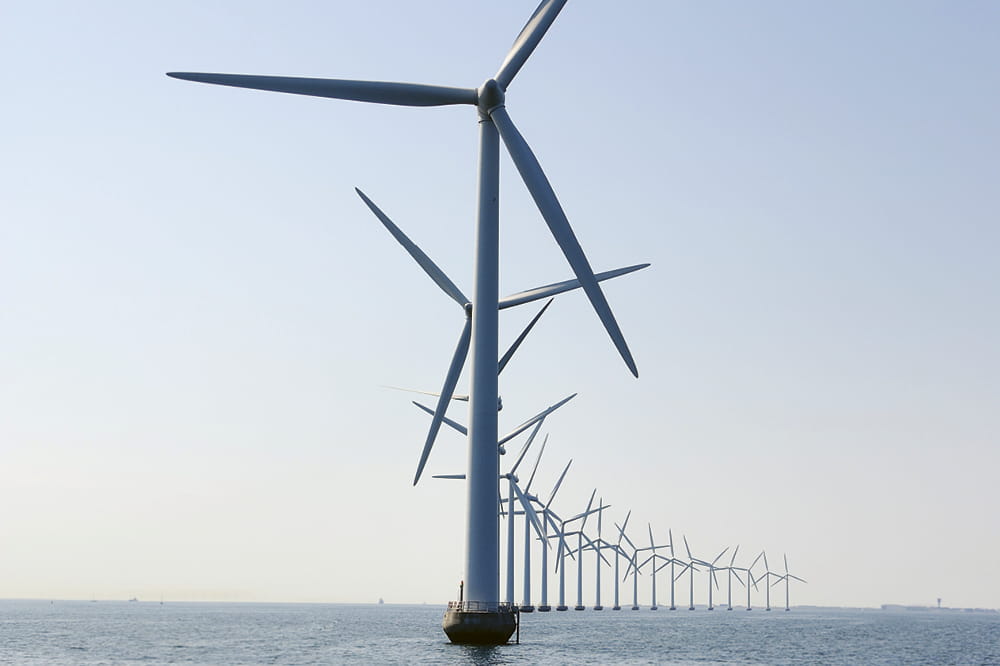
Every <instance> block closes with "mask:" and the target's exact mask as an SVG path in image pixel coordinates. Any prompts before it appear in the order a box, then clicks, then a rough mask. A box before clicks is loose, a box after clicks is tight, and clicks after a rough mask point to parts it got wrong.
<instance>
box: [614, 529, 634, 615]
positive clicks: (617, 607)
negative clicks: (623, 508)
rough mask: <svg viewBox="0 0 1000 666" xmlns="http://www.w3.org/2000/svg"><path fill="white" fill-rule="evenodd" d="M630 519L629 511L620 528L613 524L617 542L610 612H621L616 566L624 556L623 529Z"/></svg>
mask: <svg viewBox="0 0 1000 666" xmlns="http://www.w3.org/2000/svg"><path fill="white" fill-rule="evenodd" d="M631 517H632V511H631V510H630V511H629V512H628V513H626V514H625V520H624V521H622V525H621V527H618V523H615V528H617V530H618V542H617V543H615V605H614V606H612V608H611V610H621V609H622V607H621V605H620V604H619V603H618V576H619V571H618V565H619V562H620V560H621V558H622V557H623V556H625V551H624V550H623V549H622V537H624V536H625V528H626V527H627V526H628V519H629V518H631Z"/></svg>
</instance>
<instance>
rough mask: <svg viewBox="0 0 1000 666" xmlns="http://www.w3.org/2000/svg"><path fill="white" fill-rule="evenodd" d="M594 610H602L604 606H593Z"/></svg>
mask: <svg viewBox="0 0 1000 666" xmlns="http://www.w3.org/2000/svg"><path fill="white" fill-rule="evenodd" d="M594 610H604V606H594Z"/></svg>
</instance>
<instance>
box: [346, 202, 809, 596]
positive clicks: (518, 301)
mask: <svg viewBox="0 0 1000 666" xmlns="http://www.w3.org/2000/svg"><path fill="white" fill-rule="evenodd" d="M356 191H357V193H358V195H359V196H360V197H361V199H362V201H364V203H365V204H366V205H367V206H368V208H369V209H370V210H371V212H372V213H373V214H374V215H375V217H376V218H377V219H378V220H379V221H380V222H381V223H382V225H383V226H384V227H385V228H386V230H387V231H388V232H389V233H390V234H391V235H392V236H393V238H395V239H396V241H397V242H398V243H399V244H400V245H401V246H402V247H403V248H404V249H405V250H406V252H407V253H408V254H409V255H410V256H411V257H412V258H413V259H414V260H415V261H416V262H417V264H418V265H419V266H420V267H421V268H422V269H423V270H424V272H425V273H426V274H427V275H428V277H430V278H431V280H432V281H433V282H434V283H435V284H436V285H437V286H438V287H439V288H440V289H441V290H442V291H443V292H444V293H445V294H446V295H448V296H449V297H450V298H452V299H453V300H454V301H456V302H457V303H459V304H462V303H468V300H467V299H466V297H465V296H464V294H463V293H462V291H461V290H460V289H459V287H457V286H456V285H455V283H454V282H453V281H452V280H451V279H450V278H449V277H448V275H447V274H446V273H445V272H444V271H443V270H442V269H441V268H440V267H439V266H438V265H437V264H435V263H434V261H433V260H432V259H431V258H430V257H429V256H428V255H427V254H426V253H425V252H424V251H423V250H422V249H420V247H419V246H418V245H417V244H416V243H414V242H413V241H412V240H411V239H410V238H409V237H408V236H407V235H406V234H405V233H404V232H403V231H402V230H401V229H400V228H399V227H398V226H397V225H396V224H395V223H394V222H393V221H392V219H391V218H390V217H389V216H388V215H387V214H386V213H385V212H384V211H383V210H382V209H381V208H379V207H378V205H376V204H375V202H374V201H372V199H371V198H369V197H368V196H367V195H366V194H365V193H364V192H362V191H361V190H356ZM648 266H649V264H637V265H633V266H626V267H623V268H619V269H616V270H611V271H607V272H603V273H598V274H596V275H595V277H596V278H597V280H598V281H604V280H608V279H611V278H615V277H619V276H622V275H627V274H629V273H633V272H635V271H638V270H642V269H644V268H646V267H648ZM579 287H580V283H579V280H575V279H572V280H565V281H563V282H557V283H553V284H549V285H544V286H542V287H537V288H535V289H529V290H527V291H523V292H519V293H516V294H512V295H510V296H507V297H504V298H501V299H500V301H499V309H500V310H504V309H507V308H510V307H513V306H516V305H523V304H525V303H530V302H533V301H537V300H541V299H547V300H546V302H545V304H544V305H543V306H542V308H541V309H540V310H539V311H538V312H537V313H536V314H535V315H534V316H533V317H532V318H531V320H530V321H529V322H528V324H527V326H526V327H525V328H524V329H523V330H522V331H521V332H520V334H519V335H518V336H517V337H516V338H515V339H514V341H513V342H512V343H511V345H510V346H509V347H508V349H507V350H506V352H505V353H504V354H503V356H501V357H500V359H499V360H498V362H497V374H498V375H499V374H501V373H503V371H504V369H505V368H507V367H508V364H509V363H510V361H511V359H512V358H513V357H514V354H515V352H516V351H517V350H518V349H519V348H520V346H521V345H522V343H523V342H524V341H525V339H526V338H527V337H528V334H529V333H530V332H531V330H532V329H533V328H534V327H535V325H536V324H537V323H538V321H539V320H540V319H541V317H542V315H543V314H544V313H545V312H546V311H547V310H548V308H549V306H550V305H551V304H552V302H553V300H554V299H553V297H554V296H556V295H557V294H561V293H564V292H567V291H571V290H574V289H577V288H579ZM468 331H469V326H468V323H466V326H465V327H464V328H463V330H462V334H461V336H460V338H459V342H458V344H457V345H456V349H455V352H454V355H453V357H452V361H451V363H450V365H449V368H448V372H447V375H446V379H445V382H444V386H443V388H442V390H441V391H440V392H430V391H422V390H414V389H408V388H404V389H400V388H399V387H389V388H393V389H397V390H402V391H409V392H414V393H421V394H424V395H429V396H432V397H436V398H437V399H438V400H437V404H436V406H435V407H434V408H431V407H429V406H427V405H425V404H423V403H421V402H418V401H413V405H415V406H416V407H417V408H418V409H420V410H421V411H423V412H425V413H426V414H428V415H430V416H431V425H430V428H429V431H428V434H427V437H426V439H425V441H424V446H423V449H422V450H421V453H420V458H419V460H418V463H417V470H416V473H415V475H414V479H413V483H414V485H416V484H417V483H418V482H419V481H420V479H421V477H422V476H423V472H424V469H425V467H426V465H427V462H428V460H429V458H430V455H431V452H432V450H433V446H434V443H435V441H436V439H437V436H438V434H439V432H440V429H441V426H442V425H447V426H448V427H449V428H451V429H453V430H455V431H456V432H458V433H459V434H461V435H463V436H464V435H467V434H468V429H467V428H466V427H465V426H464V425H462V424H461V423H459V422H457V421H455V420H453V419H451V418H449V417H448V416H447V415H446V412H447V409H448V406H449V403H451V402H453V401H468V399H469V398H468V396H467V395H464V394H458V393H455V391H456V387H457V384H458V380H459V378H460V375H461V373H462V370H463V367H464V363H465V360H466V355H467V353H468V334H469V333H468ZM574 397H576V394H575V393H574V394H572V395H569V396H567V397H565V398H563V399H562V400H559V401H558V402H556V403H554V404H553V405H550V406H549V407H546V408H545V409H543V410H542V411H540V412H538V413H537V414H535V415H534V416H532V417H531V418H529V419H527V420H526V421H523V422H522V423H521V424H519V425H518V426H517V427H515V428H514V429H512V430H511V431H510V432H508V433H506V434H505V435H503V436H501V437H499V438H498V440H497V451H498V454H499V456H501V457H502V456H504V455H506V454H507V445H508V444H509V443H510V442H511V441H512V440H514V439H515V438H517V437H518V436H520V435H522V434H523V433H525V432H528V431H530V434H529V436H528V438H527V441H526V442H525V444H524V445H523V446H522V448H521V450H520V452H519V453H518V454H517V456H516V457H515V458H514V461H513V463H512V464H511V466H510V468H509V469H508V471H506V472H504V473H502V474H500V475H499V480H500V481H501V482H503V481H506V486H507V497H506V499H505V498H503V497H502V496H498V498H497V504H498V511H499V513H500V515H501V516H504V517H506V518H508V520H507V523H506V556H507V557H506V560H507V563H506V577H505V580H506V593H505V598H504V602H505V603H506V604H508V605H510V606H517V607H518V608H519V610H520V611H521V612H532V611H534V610H536V607H535V606H534V604H532V602H531V551H532V543H533V542H539V543H540V544H541V564H540V567H539V574H540V578H541V601H540V603H539V605H538V606H537V610H539V611H543V612H544V611H549V610H551V609H552V607H551V606H550V605H549V603H548V588H549V584H548V571H549V561H548V560H549V551H550V550H551V549H552V548H553V547H554V548H555V549H556V552H555V553H553V556H554V569H553V572H554V573H555V574H557V575H558V578H559V601H558V605H557V606H556V610H557V611H562V610H568V606H567V605H566V568H567V566H566V560H567V559H569V560H574V561H575V562H576V574H577V595H576V596H577V602H576V606H575V607H574V608H575V610H584V609H585V608H586V606H585V605H584V603H583V569H584V567H583V558H584V554H585V553H586V554H588V555H589V554H591V553H592V554H593V557H594V562H595V565H594V576H595V583H596V587H595V596H594V605H593V608H594V610H603V608H604V607H603V606H602V605H601V587H602V585H601V573H602V564H604V565H607V566H608V567H609V568H610V567H612V566H613V568H614V574H613V578H614V606H613V607H612V608H613V609H614V610H619V609H620V608H621V606H620V603H619V601H620V590H619V588H620V585H619V584H620V583H622V582H627V580H628V578H629V577H630V576H631V577H632V609H633V610H639V602H638V586H639V576H640V575H648V576H649V579H650V584H651V603H650V609H651V610H657V609H658V606H657V597H656V583H657V578H658V576H657V575H658V574H660V572H661V571H663V570H664V569H667V568H668V567H669V580H670V610H676V608H677V606H676V583H677V582H679V581H680V580H681V579H682V578H683V577H684V576H685V574H686V575H687V576H688V587H689V595H688V596H689V606H688V609H689V610H695V600H694V588H695V582H694V578H695V574H696V573H701V572H702V571H705V572H706V573H707V574H708V604H707V608H708V610H713V609H714V608H715V606H714V602H713V586H714V589H716V590H718V589H720V587H719V581H718V575H717V572H725V575H726V589H727V603H726V607H727V609H728V610H733V608H734V606H733V579H734V578H735V579H736V581H737V582H738V583H739V584H740V585H741V586H743V587H744V588H746V601H747V603H746V609H747V610H752V608H753V606H752V595H751V588H752V589H754V590H759V589H760V587H761V585H760V583H761V582H762V581H763V588H764V594H765V609H766V610H771V588H772V587H774V586H776V585H779V584H781V583H784V584H785V610H789V609H790V597H789V595H790V591H789V587H790V585H789V584H790V581H792V580H795V581H799V582H803V583H805V582H806V581H805V580H803V579H802V578H800V577H798V576H795V575H793V574H791V573H789V571H788V558H787V556H786V557H785V558H784V564H785V569H784V573H780V572H775V571H772V570H771V569H770V567H769V565H768V561H767V554H766V552H765V551H763V550H762V551H761V552H760V553H758V554H757V556H756V557H755V558H754V559H753V561H752V562H750V564H749V565H748V566H737V564H736V557H737V554H738V551H739V546H738V545H737V546H736V547H735V548H733V550H732V552H731V554H730V558H729V563H728V564H727V565H724V566H723V565H719V561H720V560H722V558H723V557H724V556H725V555H726V554H727V553H729V552H730V551H729V548H728V547H727V548H724V549H723V551H722V552H720V553H719V554H718V555H717V556H716V557H715V558H714V559H713V560H712V561H707V560H703V559H699V558H696V557H694V556H693V555H692V553H691V549H690V547H689V545H688V542H687V537H686V536H684V537H682V539H683V542H684V548H685V551H686V554H687V558H686V559H685V558H682V557H679V556H678V555H677V553H676V551H675V547H674V539H673V532H672V530H668V537H669V538H668V540H667V542H666V543H665V544H659V545H657V544H656V541H655V540H654V538H653V531H652V526H651V525H649V526H648V533H649V544H650V545H649V546H638V545H636V544H635V542H633V541H632V539H631V538H630V537H629V536H628V534H627V532H626V530H627V527H628V522H629V519H630V517H631V512H629V513H628V514H626V516H625V519H624V520H623V521H622V524H621V525H618V524H617V523H615V529H616V530H617V534H618V536H617V539H616V540H615V542H614V543H612V542H609V541H607V540H605V539H604V538H603V514H604V511H605V510H606V509H608V508H610V506H609V505H605V504H604V503H603V499H599V500H598V503H597V506H596V507H595V506H594V499H595V497H596V496H597V491H596V489H595V490H594V492H593V493H592V494H591V497H590V501H589V502H588V503H587V506H586V509H585V510H584V511H582V512H580V513H576V514H574V515H572V516H571V517H569V518H565V519H564V518H562V517H561V516H560V514H559V513H557V512H556V511H555V509H554V508H553V505H552V503H553V500H554V499H555V496H556V494H557V492H558V491H559V488H560V487H561V485H562V482H563V480H564V479H565V477H566V474H567V472H568V471H569V467H570V465H571V464H572V462H573V461H572V460H570V461H569V462H568V463H567V464H566V466H565V467H564V468H563V470H562V473H561V474H560V476H559V478H558V480H557V481H556V484H555V486H554V487H553V489H552V491H551V493H550V494H549V497H548V500H547V501H544V502H543V501H542V499H541V498H539V497H538V496H537V495H535V494H533V493H532V492H531V486H532V484H533V482H534V479H535V475H536V473H537V471H538V466H539V463H540V461H541V458H542V454H543V453H544V451H545V447H546V445H547V443H548V435H546V437H545V438H544V440H543V441H542V444H541V448H540V450H539V452H538V455H537V457H536V459H535V464H534V467H533V468H532V471H531V474H530V476H529V477H528V481H527V483H526V484H524V487H523V488H522V487H521V485H520V479H519V477H518V476H517V470H518V468H519V467H520V466H521V464H522V462H523V461H524V459H525V457H526V455H527V453H528V450H529V449H530V447H531V446H532V444H533V442H534V441H535V439H536V437H537V435H538V434H539V431H540V430H541V428H542V426H543V424H544V422H545V419H546V418H547V417H548V416H549V415H551V414H552V413H553V412H555V411H556V410H557V409H559V408H560V407H562V406H563V405H565V404H567V403H568V402H569V401H570V400H572V399H573V398H574ZM502 408H503V403H502V400H501V399H499V398H498V401H497V410H498V411H500V410H502ZM433 478H435V479H452V480H465V479H466V475H465V474H436V475H433ZM594 514H596V519H595V520H596V526H597V532H596V534H592V535H588V534H587V533H586V532H585V531H584V530H585V527H586V525H587V522H588V519H589V518H590V517H591V516H593V515H594ZM511 516H513V517H515V518H516V517H518V516H521V517H524V537H523V547H524V550H523V565H522V569H521V578H522V582H523V592H522V599H521V603H520V604H516V602H515V599H514V596H515V595H514V589H515V555H514V553H515V538H514V535H515V527H514V523H515V521H514V520H513V519H510V518H511ZM591 524H593V522H592V523H591ZM574 537H575V539H576V547H575V548H573V547H572V546H571V545H570V541H572V540H573V538H574ZM553 543H554V544H555V546H553V545H552V544H553ZM666 551H669V556H667V555H663V554H661V553H662V552H666ZM606 553H607V554H610V555H611V556H612V557H613V565H612V563H611V562H609V560H608V557H607V555H606ZM640 559H641V561H640ZM623 560H624V562H625V563H626V566H625V567H624V568H625V573H624V577H622V576H621V569H622V567H621V564H620V563H621V562H622V561H623ZM758 565H762V566H763V569H762V570H761V569H760V567H759V566H758ZM699 567H700V568H699Z"/></svg>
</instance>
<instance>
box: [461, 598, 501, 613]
mask: <svg viewBox="0 0 1000 666" xmlns="http://www.w3.org/2000/svg"><path fill="white" fill-rule="evenodd" d="M448 610H449V611H458V612H461V613H516V612H517V604H509V603H507V602H506V601H449V602H448Z"/></svg>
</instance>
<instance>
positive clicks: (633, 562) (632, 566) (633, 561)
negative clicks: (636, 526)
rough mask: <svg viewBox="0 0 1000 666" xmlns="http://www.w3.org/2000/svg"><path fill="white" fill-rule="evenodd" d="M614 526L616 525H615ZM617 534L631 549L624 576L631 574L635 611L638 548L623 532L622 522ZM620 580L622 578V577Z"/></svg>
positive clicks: (633, 608) (637, 584)
mask: <svg viewBox="0 0 1000 666" xmlns="http://www.w3.org/2000/svg"><path fill="white" fill-rule="evenodd" d="M629 515H632V512H631V511H630V512H629ZM625 523H628V516H626V517H625ZM615 527H618V526H617V525H615ZM618 534H619V535H620V536H621V538H623V539H625V541H626V542H627V543H628V545H629V547H630V548H631V549H632V557H631V558H629V563H628V564H629V566H628V569H626V570H625V578H628V575H629V574H630V573H631V574H632V610H634V611H637V610H639V548H637V547H636V545H635V544H634V543H632V539H629V538H628V535H627V534H625V525H624V524H623V525H622V526H621V527H618ZM616 578H617V576H616ZM622 580H624V578H623V579H622Z"/></svg>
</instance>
